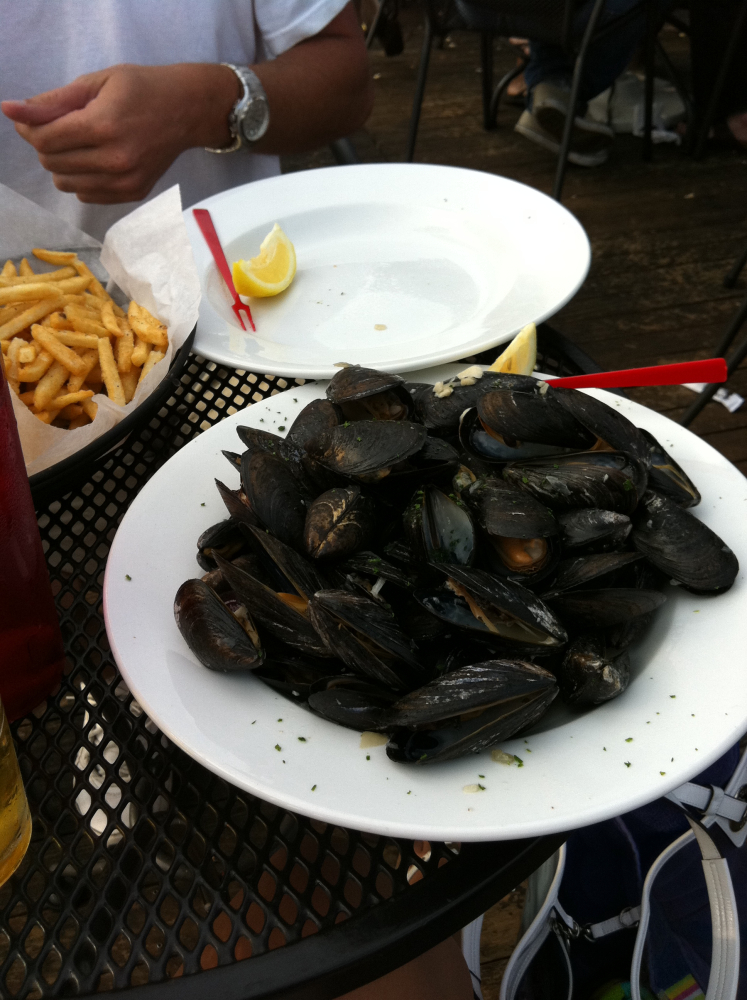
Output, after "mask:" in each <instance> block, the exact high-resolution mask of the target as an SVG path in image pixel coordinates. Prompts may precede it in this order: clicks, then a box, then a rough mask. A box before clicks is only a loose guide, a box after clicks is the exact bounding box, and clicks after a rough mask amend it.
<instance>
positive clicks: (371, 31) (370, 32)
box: [366, 0, 386, 49]
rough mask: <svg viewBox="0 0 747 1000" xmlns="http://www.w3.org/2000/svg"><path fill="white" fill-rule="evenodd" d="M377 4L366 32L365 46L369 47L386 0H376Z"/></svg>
mask: <svg viewBox="0 0 747 1000" xmlns="http://www.w3.org/2000/svg"><path fill="white" fill-rule="evenodd" d="M377 3H378V6H377V7H376V13H375V14H374V18H373V21H371V26H370V28H369V29H368V33H367V34H366V48H367V49H370V48H371V46H372V45H373V40H374V38H375V37H376V29H377V28H378V26H379V21H380V20H381V15H382V14H383V13H384V4H385V3H386V0H377Z"/></svg>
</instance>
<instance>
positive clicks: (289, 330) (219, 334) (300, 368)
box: [185, 163, 590, 378]
mask: <svg viewBox="0 0 747 1000" xmlns="http://www.w3.org/2000/svg"><path fill="white" fill-rule="evenodd" d="M200 206H201V207H204V208H208V209H209V210H210V212H211V214H212V217H213V221H214V222H215V226H216V229H217V231H218V235H219V237H220V239H221V242H222V244H223V247H224V249H225V252H226V258H227V259H228V261H229V264H230V263H231V262H233V261H234V260H237V259H239V258H248V257H254V256H255V255H256V254H257V253H259V245H260V243H261V242H262V240H263V239H264V237H265V236H266V235H267V233H268V232H269V230H270V229H271V228H272V225H273V223H275V222H279V223H280V224H281V226H282V227H283V229H284V230H285V232H286V233H287V234H288V236H289V237H290V239H291V240H292V241H293V243H294V244H295V247H296V255H297V260H298V271H297V273H296V277H295V279H294V281H293V284H292V285H291V286H290V288H288V289H287V290H286V291H285V292H282V293H281V294H280V295H278V296H276V297H274V298H270V299H253V300H252V302H251V308H252V313H253V315H254V319H255V322H256V326H257V333H256V335H254V334H252V333H244V332H243V331H242V330H241V327H240V325H239V323H238V321H237V320H236V317H235V316H234V314H233V312H232V311H231V298H230V296H229V293H228V290H227V288H226V286H225V284H224V282H223V280H222V278H221V277H220V275H219V273H218V271H217V269H216V267H215V264H214V263H213V260H212V258H211V256H210V253H209V251H208V248H207V245H206V243H205V241H204V239H203V237H202V234H201V233H200V231H199V229H198V227H197V225H196V223H195V221H194V218H193V216H192V212H191V209H190V210H187V211H186V212H185V219H186V223H187V229H188V231H189V235H190V239H191V241H192V247H193V250H194V254H195V260H196V261H197V269H198V271H199V273H200V279H201V282H202V302H201V304H200V316H199V320H198V322H197V337H196V340H195V350H196V351H197V353H198V354H202V355H203V356H204V357H207V358H210V359H212V360H213V361H218V362H221V363H223V364H227V365H230V367H232V368H241V369H248V370H250V371H259V372H269V373H271V374H273V375H285V376H291V377H296V376H303V377H305V378H331V376H332V375H334V373H335V369H334V365H335V363H336V362H338V361H349V362H356V363H358V364H362V365H368V366H370V367H373V368H382V369H385V370H387V371H396V372H401V371H412V370H413V369H415V368H424V367H426V366H427V365H435V364H439V363H441V362H446V361H456V360H458V359H459V358H464V357H467V356H468V355H470V354H473V353H475V352H477V351H481V350H485V349H486V348H488V347H492V346H494V345H495V344H501V343H503V342H504V341H506V340H509V339H510V338H511V337H512V336H513V335H514V334H515V333H516V332H517V331H518V330H519V329H520V328H521V327H522V326H524V325H525V324H526V323H529V322H532V321H535V322H539V321H540V320H543V319H546V318H547V317H548V316H552V315H553V314H554V313H556V312H557V311H558V309H560V308H561V306H563V305H565V303H566V302H567V301H568V300H569V299H570V298H571V297H572V296H573V295H574V294H575V292H576V291H577V290H578V288H579V287H580V285H581V283H582V282H583V280H584V278H585V277H586V273H587V271H588V269H589V260H590V251H589V241H588V239H587V238H586V234H585V232H584V230H583V229H582V228H581V226H580V225H579V223H578V222H577V221H576V219H575V218H574V217H573V216H572V215H571V214H570V212H568V211H567V210H566V209H565V208H563V207H562V206H561V205H559V204H558V203H557V202H556V201H553V200H552V199H551V198H548V197H546V196H545V195H544V194H541V193H540V192H539V191H536V190H535V189H534V188H530V187H527V186H526V185H524V184H518V183H516V181H510V180H506V178H505V177H497V176H495V175H494V174H485V173H480V172H478V171H475V170H459V169H455V168H453V167H440V166H432V165H426V164H407V163H404V164H403V163H384V164H366V165H361V166H352V167H329V168H326V169H324V170H307V171H301V172H299V173H293V174H285V175H284V176H281V177H272V178H269V179H267V180H263V181H257V182H254V183H252V184H246V185H244V186H242V187H238V188H234V189H233V190H230V191H225V192H223V193H222V194H218V195H215V196H214V197H212V198H208V199H207V200H206V201H203V202H200Z"/></svg>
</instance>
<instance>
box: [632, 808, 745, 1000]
mask: <svg viewBox="0 0 747 1000" xmlns="http://www.w3.org/2000/svg"><path fill="white" fill-rule="evenodd" d="M678 791H679V789H678ZM687 820H688V822H689V824H690V830H688V832H687V833H683V834H682V836H681V837H678V838H677V840H675V841H674V843H673V844H670V845H669V847H667V848H666V850H664V851H662V853H661V854H660V855H659V857H658V858H657V859H656V861H654V863H653V865H651V868H650V869H649V871H648V874H647V875H646V881H645V882H644V884H643V898H642V900H641V919H640V924H639V926H638V935H637V937H636V942H635V948H634V949H633V961H632V963H631V969H630V996H631V1000H641V987H640V981H641V962H642V959H643V949H644V946H645V943H646V932H647V930H648V923H649V919H650V916H651V889H652V886H653V884H654V881H655V879H656V877H657V875H658V874H659V873H660V872H661V870H662V868H663V867H664V865H665V864H666V863H667V862H668V861H669V860H670V859H671V858H673V857H674V855H675V854H677V852H678V851H680V850H681V849H682V848H683V847H685V845H686V844H689V843H691V842H692V841H693V839H695V840H696V841H697V843H698V846H699V847H700V852H701V854H702V857H703V872H704V874H705V880H706V887H707V889H708V900H709V903H710V907H711V926H712V935H713V949H712V957H711V974H710V977H709V980H708V991H707V993H706V1000H736V996H737V986H738V983H739V949H740V942H739V920H738V916H737V902H736V899H735V897H734V885H733V883H732V880H731V873H730V872H729V865H728V864H727V861H726V859H725V858H723V857H722V856H721V853H720V852H719V849H718V847H717V846H716V844H715V843H714V842H713V840H712V838H711V836H710V835H709V833H708V831H707V830H706V828H705V827H704V826H703V824H702V823H699V822H698V821H697V820H694V819H692V817H690V816H688V817H687Z"/></svg>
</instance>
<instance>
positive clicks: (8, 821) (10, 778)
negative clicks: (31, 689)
mask: <svg viewBox="0 0 747 1000" xmlns="http://www.w3.org/2000/svg"><path fill="white" fill-rule="evenodd" d="M30 839H31V815H30V813H29V806H28V802H27V801H26V793H25V792H24V790H23V782H22V781H21V772H20V771H19V769H18V761H17V759H16V751H15V748H14V746H13V739H12V737H11V735H10V726H9V725H8V720H7V719H6V718H5V709H4V708H3V706H2V704H0V885H2V884H3V882H7V880H8V879H9V878H10V876H11V875H12V874H13V872H14V871H15V870H16V868H17V867H18V866H19V865H20V863H21V861H22V860H23V856H24V854H25V853H26V849H27V847H28V846H29V840H30Z"/></svg>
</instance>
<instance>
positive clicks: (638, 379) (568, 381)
mask: <svg viewBox="0 0 747 1000" xmlns="http://www.w3.org/2000/svg"><path fill="white" fill-rule="evenodd" d="M728 377H729V372H728V370H727V367H726V361H725V360H724V359H723V358H708V359H707V360H705V361H681V362H679V363H678V364H674V365H652V366H651V367H650V368H626V369H624V370H622V371H617V372H597V373H596V374H594V375H571V376H570V377H568V378H553V379H548V383H549V384H550V385H551V386H553V385H555V386H560V387H561V388H563V389H624V388H626V387H631V386H636V385H682V384H683V383H684V382H707V383H710V382H725V381H726V380H727V378H728Z"/></svg>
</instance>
